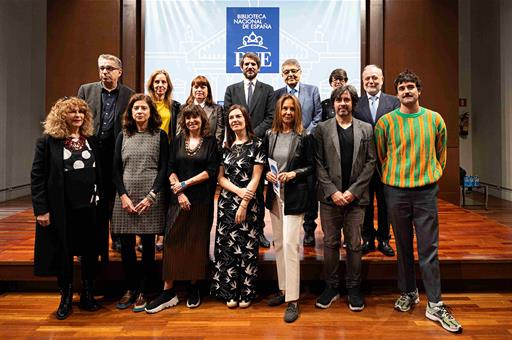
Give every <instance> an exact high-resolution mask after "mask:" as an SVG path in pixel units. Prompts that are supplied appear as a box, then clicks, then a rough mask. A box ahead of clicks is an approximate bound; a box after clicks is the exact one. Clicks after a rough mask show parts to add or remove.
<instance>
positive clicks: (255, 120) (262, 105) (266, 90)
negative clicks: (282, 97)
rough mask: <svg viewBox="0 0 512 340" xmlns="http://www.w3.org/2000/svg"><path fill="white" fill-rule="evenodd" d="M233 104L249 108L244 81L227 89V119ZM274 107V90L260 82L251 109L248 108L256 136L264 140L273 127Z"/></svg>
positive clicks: (254, 93)
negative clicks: (266, 133)
mask: <svg viewBox="0 0 512 340" xmlns="http://www.w3.org/2000/svg"><path fill="white" fill-rule="evenodd" d="M233 104H238V105H243V106H245V107H247V102H246V100H245V91H244V82H243V81H242V82H240V83H236V84H231V85H229V86H228V87H227V88H226V94H225V95H224V112H226V117H227V112H228V110H229V108H230V107H231V105H233ZM274 105H275V100H274V88H273V87H272V86H270V85H268V84H265V83H262V82H261V81H259V80H258V81H257V82H256V85H255V88H254V92H253V95H252V100H251V107H249V108H248V110H249V116H250V117H251V126H252V128H253V129H254V133H255V134H256V136H258V137H260V138H263V137H264V136H265V132H266V131H267V130H268V129H270V127H271V126H272V119H274Z"/></svg>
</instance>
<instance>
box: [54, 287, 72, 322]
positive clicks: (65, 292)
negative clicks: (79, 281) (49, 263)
mask: <svg viewBox="0 0 512 340" xmlns="http://www.w3.org/2000/svg"><path fill="white" fill-rule="evenodd" d="M72 304H73V286H72V285H71V284H69V285H66V286H65V287H61V289H60V304H59V308H57V312H55V314H56V316H57V319H59V320H64V319H66V318H67V317H68V316H69V314H71V311H72V309H73V307H72Z"/></svg>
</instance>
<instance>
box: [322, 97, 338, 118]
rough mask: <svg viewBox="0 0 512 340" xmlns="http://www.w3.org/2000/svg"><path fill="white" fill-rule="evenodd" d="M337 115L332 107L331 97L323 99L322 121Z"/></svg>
mask: <svg viewBox="0 0 512 340" xmlns="http://www.w3.org/2000/svg"><path fill="white" fill-rule="evenodd" d="M334 116H336V114H335V113H334V111H333V109H332V104H331V98H327V99H324V100H322V122H324V121H326V120H327V119H329V118H333V117H334Z"/></svg>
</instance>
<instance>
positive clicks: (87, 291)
mask: <svg viewBox="0 0 512 340" xmlns="http://www.w3.org/2000/svg"><path fill="white" fill-rule="evenodd" d="M80 308H82V309H85V310H87V311H90V312H94V311H97V310H98V309H100V308H101V306H100V304H99V303H98V302H97V301H96V300H94V293H93V281H92V280H83V281H82V293H81V294H80Z"/></svg>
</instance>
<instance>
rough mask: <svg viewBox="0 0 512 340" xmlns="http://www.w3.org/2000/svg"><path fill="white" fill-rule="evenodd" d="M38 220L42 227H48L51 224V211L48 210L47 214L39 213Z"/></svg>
mask: <svg viewBox="0 0 512 340" xmlns="http://www.w3.org/2000/svg"><path fill="white" fill-rule="evenodd" d="M36 222H37V224H39V225H40V226H41V227H47V226H49V225H50V213H49V212H47V213H46V214H42V215H37V216H36Z"/></svg>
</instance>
